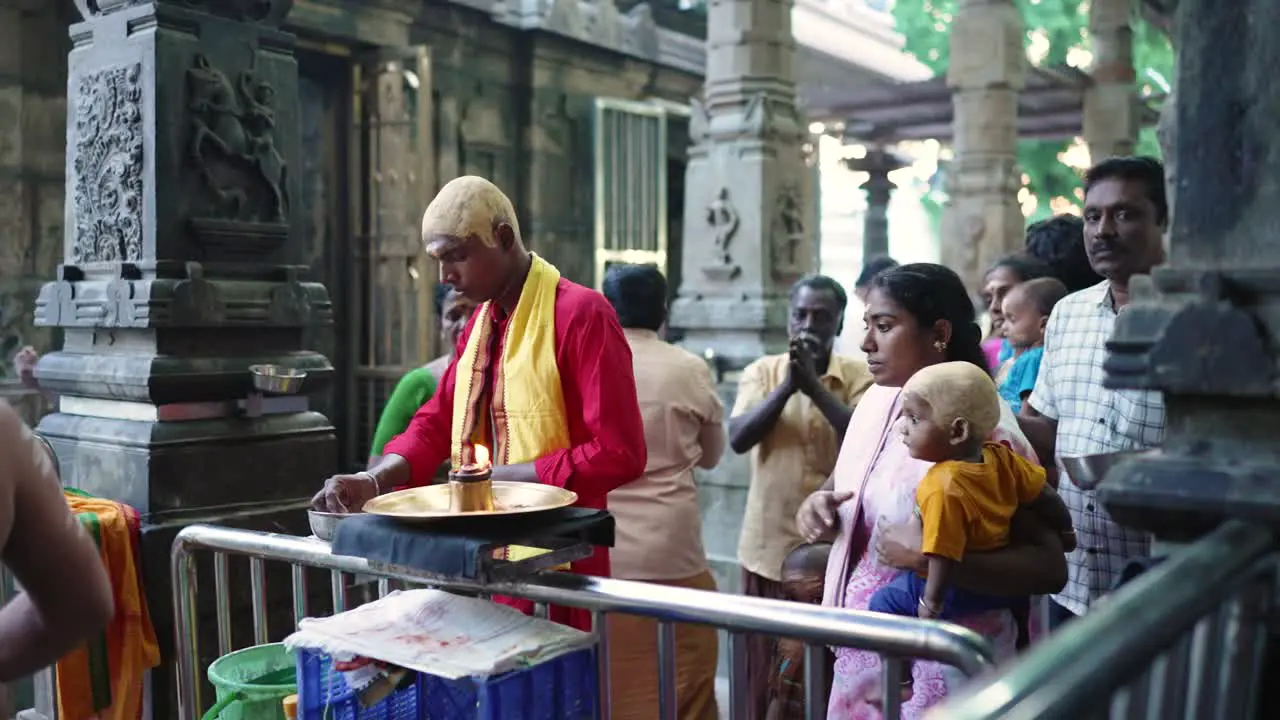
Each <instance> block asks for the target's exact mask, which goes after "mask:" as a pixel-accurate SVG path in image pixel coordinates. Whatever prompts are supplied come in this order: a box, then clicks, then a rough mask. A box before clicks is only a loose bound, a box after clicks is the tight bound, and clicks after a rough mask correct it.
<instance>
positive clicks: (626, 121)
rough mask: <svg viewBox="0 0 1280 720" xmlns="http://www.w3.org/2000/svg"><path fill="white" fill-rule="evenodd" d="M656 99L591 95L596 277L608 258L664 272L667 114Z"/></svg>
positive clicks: (599, 282) (600, 279) (598, 280)
mask: <svg viewBox="0 0 1280 720" xmlns="http://www.w3.org/2000/svg"><path fill="white" fill-rule="evenodd" d="M670 112H671V110H669V109H668V108H666V107H664V106H663V105H660V104H658V103H656V102H652V103H651V102H633V101H630V100H619V99H616V98H596V100H595V108H594V112H593V116H592V123H591V127H592V140H593V143H594V155H595V172H594V177H595V278H596V287H597V288H599V287H600V286H601V285H602V284H603V283H604V273H605V270H606V269H608V267H609V265H611V264H613V263H652V264H654V265H657V266H658V269H659V270H661V271H662V273H663V274H664V275H665V274H667V247H668V238H667V227H668V225H667V210H668V208H667V116H668V113H670Z"/></svg>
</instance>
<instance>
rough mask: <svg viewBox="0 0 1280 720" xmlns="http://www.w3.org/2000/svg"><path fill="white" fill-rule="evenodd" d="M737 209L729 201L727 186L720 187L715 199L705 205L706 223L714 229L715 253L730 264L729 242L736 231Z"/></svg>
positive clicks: (726, 263)
mask: <svg viewBox="0 0 1280 720" xmlns="http://www.w3.org/2000/svg"><path fill="white" fill-rule="evenodd" d="M738 222H739V219H738V210H737V208H735V207H734V206H733V203H732V202H730V201H729V188H720V192H719V193H717V195H716V199H715V200H714V201H713V202H712V203H711V204H710V205H708V206H707V224H708V225H710V226H711V229H712V230H714V231H715V244H716V245H715V246H716V254H717V255H718V256H719V260H720V262H722V263H724V264H725V265H729V264H732V262H733V260H732V259H731V258H730V257H729V243H731V242H733V236H734V235H735V234H736V233H737V232H738Z"/></svg>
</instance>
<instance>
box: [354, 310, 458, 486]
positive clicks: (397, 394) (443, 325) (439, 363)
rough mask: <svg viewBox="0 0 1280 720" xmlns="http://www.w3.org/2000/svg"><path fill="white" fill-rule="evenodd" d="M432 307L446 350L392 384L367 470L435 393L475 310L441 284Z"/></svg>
mask: <svg viewBox="0 0 1280 720" xmlns="http://www.w3.org/2000/svg"><path fill="white" fill-rule="evenodd" d="M435 305H436V314H437V315H438V316H439V318H440V342H441V343H443V344H444V347H445V348H447V350H448V351H447V352H446V353H445V354H444V355H441V356H440V357H438V358H436V359H435V360H432V361H431V362H429V363H427V364H426V365H423V366H422V367H420V368H415V369H413V370H410V371H409V372H407V373H405V376H404V377H402V378H400V382H398V383H396V389H395V390H393V391H392V392H391V397H390V398H388V399H387V404H386V406H385V407H383V408H382V415H381V417H379V418H378V427H377V429H376V430H375V431H374V433H373V444H372V446H371V447H370V448H369V465H368V467H373V465H374V464H375V463H376V462H378V460H379V459H381V457H382V448H383V447H384V446H386V444H387V443H388V442H389V441H390V440H391V438H393V437H395V436H397V435H399V434H400V433H402V432H404V431H405V428H407V427H409V421H410V420H412V419H413V415H414V413H416V412H418V408H420V407H422V406H423V404H424V403H426V402H427V400H428V399H430V397H431V395H432V394H433V393H435V391H436V385H437V383H439V382H440V378H442V377H444V373H445V370H448V369H449V365H450V364H451V363H452V362H453V359H454V358H453V356H454V350H455V349H456V348H457V345H458V338H459V336H461V335H462V329H463V328H465V327H466V326H467V320H469V319H471V313H472V312H473V311H474V310H475V309H476V305H475V303H473V302H471V301H469V300H467V299H466V298H464V297H462V295H459V294H458V293H457V292H456V291H454V289H453V288H452V287H450V286H448V285H445V284H440V285H437V286H436V297H435Z"/></svg>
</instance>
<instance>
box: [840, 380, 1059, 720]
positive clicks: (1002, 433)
mask: <svg viewBox="0 0 1280 720" xmlns="http://www.w3.org/2000/svg"><path fill="white" fill-rule="evenodd" d="M900 394H901V388H890V387H881V386H879V385H873V386H871V388H869V389H868V390H867V392H866V394H865V395H863V396H862V398H861V399H860V400H859V401H858V406H857V407H856V408H855V409H854V412H853V418H852V419H851V420H850V421H849V429H848V431H846V433H845V437H844V445H843V446H842V447H841V448H840V457H839V459H838V460H837V461H836V467H835V471H834V473H833V476H834V480H835V489H836V491H848V492H853V493H854V497H853V498H852V499H850V500H849V501H848V502H846V503H844V504H843V505H841V506H840V508H839V517H840V534H839V535H838V536H837V538H836V540H835V543H834V545H833V547H832V549H831V559H830V560H829V561H828V564H827V578H826V586H825V588H824V590H823V593H824V594H823V599H822V604H823V605H827V606H831V607H844V608H849V609H852V610H866V609H867V606H868V605H869V604H870V602H871V596H872V595H873V594H874V593H875V591H876V590H878V589H879V588H880V587H881V586H883V585H885V584H886V583H888V582H889V581H890V580H891V579H893V577H894V576H895V575H897V574H898V573H899V572H900V571H899V570H897V569H896V568H891V567H887V566H884V565H881V564H880V563H879V561H878V560H877V559H876V553H875V551H874V550H871V551H870V552H868V548H874V547H875V544H876V539H877V537H878V533H879V530H880V528H883V527H886V526H888V525H894V524H898V523H904V522H907V521H908V520H909V519H910V517H911V512H912V508H913V507H914V506H915V493H916V485H917V484H919V482H920V480H921V479H922V478H923V477H924V474H925V472H926V471H927V470H928V469H929V467H930V465H931V463H927V462H923V461H920V460H916V459H914V458H912V457H911V456H910V455H909V454H907V448H906V446H905V445H904V444H903V443H902V439H901V437H900V436H899V434H898V432H897V430H896V425H897V422H896V421H897V417H898V401H899V396H900ZM1002 406H1003V407H1002V414H1001V418H1000V426H999V427H998V428H997V429H996V431H995V432H994V433H992V436H991V439H992V440H994V441H996V442H1002V443H1004V444H1006V445H1008V446H1009V447H1010V448H1012V449H1013V451H1014V452H1016V453H1018V454H1019V455H1022V456H1023V457H1026V458H1028V459H1030V460H1033V461H1034V460H1035V459H1036V456H1035V452H1034V451H1033V450H1032V449H1031V444H1030V443H1029V442H1027V439H1026V437H1025V436H1024V435H1023V434H1022V431H1021V430H1020V429H1019V428H1018V422H1017V419H1016V418H1015V417H1014V415H1013V412H1012V411H1011V410H1010V409H1009V407H1008V406H1007V405H1004V404H1003V402H1002ZM959 624H961V625H963V626H965V627H967V628H969V629H970V630H973V631H974V632H977V633H980V634H981V635H984V636H986V637H987V638H988V639H989V640H990V641H991V642H992V644H993V645H994V646H995V648H996V652H997V653H998V655H999V656H1000V657H1002V658H1004V657H1009V656H1012V655H1013V652H1014V644H1015V641H1016V640H1017V628H1016V627H1015V625H1014V621H1013V616H1012V615H1011V614H1010V613H1009V612H1007V611H1004V610H999V611H993V612H989V613H983V614H980V615H974V616H972V617H968V618H965V619H963V620H962V621H961V622H960V623H959ZM913 667H914V686H913V687H914V694H913V696H912V698H911V700H910V701H909V702H907V703H904V705H903V708H902V717H903V718H908V719H909V718H915V717H919V716H921V715H922V714H923V711H924V710H925V709H926V708H928V707H929V706H931V705H933V704H935V703H937V702H938V701H940V700H942V699H943V698H944V697H946V695H947V690H948V687H949V685H950V684H953V683H955V682H957V681H960V680H962V677H961V676H960V675H959V673H958V672H957V671H955V670H952V669H951V668H947V667H944V666H942V665H940V664H938V663H933V662H917V663H914V665H913ZM880 692H881V689H880V658H879V656H878V655H876V654H875V653H871V652H864V651H860V650H851V649H847V648H838V649H836V662H835V677H834V678H833V683H832V689H831V700H830V703H829V705H828V707H827V717H828V719H829V720H875V719H876V718H879V717H881V715H880V711H879V709H877V708H876V707H874V706H873V705H870V704H869V703H868V702H867V699H868V698H878V697H879V696H880Z"/></svg>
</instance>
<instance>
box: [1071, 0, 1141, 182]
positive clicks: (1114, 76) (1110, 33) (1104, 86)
mask: <svg viewBox="0 0 1280 720" xmlns="http://www.w3.org/2000/svg"><path fill="white" fill-rule="evenodd" d="M1133 14H1134V0H1093V2H1092V3H1091V4H1090V5H1089V34H1090V35H1091V36H1092V37H1093V69H1092V70H1091V71H1090V75H1091V77H1092V78H1093V84H1092V85H1091V86H1090V87H1089V89H1088V90H1086V91H1085V96H1084V138H1085V142H1087V143H1088V144H1089V156H1090V157H1091V158H1093V161H1094V162H1098V161H1099V160H1102V159H1103V158H1107V157H1112V156H1116V155H1132V154H1133V151H1134V148H1135V147H1136V146H1137V144H1138V117H1139V115H1138V113H1139V110H1140V107H1141V106H1140V104H1139V103H1140V100H1139V98H1138V93H1137V89H1136V87H1135V85H1134V82H1135V74H1134V69H1133V28H1132V27H1131V26H1130V23H1131V22H1132V19H1133Z"/></svg>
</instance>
